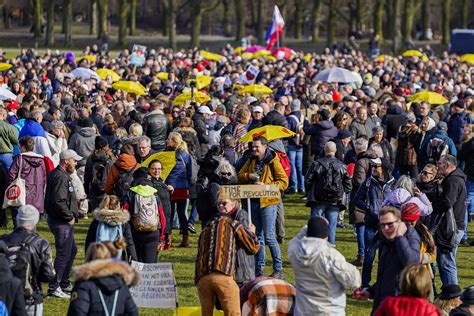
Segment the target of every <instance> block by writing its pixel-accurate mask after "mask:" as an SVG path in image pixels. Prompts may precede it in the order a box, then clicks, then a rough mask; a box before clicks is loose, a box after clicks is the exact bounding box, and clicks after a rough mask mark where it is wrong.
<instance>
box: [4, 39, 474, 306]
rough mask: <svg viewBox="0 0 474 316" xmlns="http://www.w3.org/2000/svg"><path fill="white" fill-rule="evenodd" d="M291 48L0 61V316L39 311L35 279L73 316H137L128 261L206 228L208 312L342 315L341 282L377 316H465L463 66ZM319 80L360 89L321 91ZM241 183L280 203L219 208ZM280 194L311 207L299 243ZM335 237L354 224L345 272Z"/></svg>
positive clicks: (469, 132)
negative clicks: (323, 75)
mask: <svg viewBox="0 0 474 316" xmlns="http://www.w3.org/2000/svg"><path fill="white" fill-rule="evenodd" d="M288 51H289V50H288ZM288 51H285V54H279V53H277V54H275V55H276V56H271V55H270V56H269V55H268V54H266V53H262V54H258V55H253V56H249V55H248V54H247V55H245V54H242V52H241V51H240V50H239V49H234V48H233V47H231V46H230V45H227V46H226V47H225V48H223V49H222V50H221V52H220V53H221V54H222V55H220V56H219V55H217V56H219V57H217V58H216V57H215V56H216V55H212V56H210V55H209V53H203V52H201V51H198V50H184V49H183V50H179V51H172V50H170V49H165V48H160V49H158V50H154V49H151V50H149V51H147V52H145V53H144V55H143V56H142V57H144V58H143V61H142V63H139V64H137V63H136V62H133V59H134V58H132V53H131V52H130V51H128V50H126V49H125V50H122V51H121V52H120V53H119V54H118V56H116V57H111V56H110V55H109V53H108V52H101V51H100V50H98V48H97V47H96V46H95V45H94V46H92V47H87V48H86V49H84V51H83V52H82V53H81V54H77V56H74V54H73V53H71V52H67V53H63V52H59V51H52V50H49V49H47V50H46V51H45V52H44V54H39V53H38V52H36V51H35V50H33V49H29V50H22V51H21V52H20V54H19V55H18V56H16V57H15V58H11V59H9V60H7V59H6V58H5V57H3V55H1V56H0V61H2V62H4V63H5V64H2V65H7V66H6V67H5V68H2V69H5V70H4V71H2V72H1V73H0V84H1V86H0V99H1V100H2V101H0V105H1V106H0V162H1V166H0V200H1V201H0V202H2V203H1V204H2V206H3V207H2V211H1V216H0V225H2V226H3V227H8V226H10V227H13V231H12V232H11V233H9V234H7V235H3V236H0V254H1V255H0V308H1V305H2V304H3V305H4V306H5V308H6V309H7V310H8V311H9V314H11V315H43V289H42V283H48V284H49V286H48V291H47V293H44V295H46V296H49V297H56V298H61V299H70V302H71V303H70V306H69V311H68V314H69V315H99V314H104V315H115V314H120V315H137V314H138V309H137V307H136V305H135V303H134V301H133V299H132V297H131V294H130V291H129V287H132V286H134V285H136V284H137V283H138V282H139V275H138V273H137V272H136V271H135V270H134V269H133V268H132V267H131V266H130V263H131V261H132V260H133V261H138V262H143V263H156V262H157V253H158V252H159V251H166V250H169V249H170V248H172V247H191V246H192V245H190V240H189V234H196V233H197V232H200V235H199V241H198V244H197V251H196V262H195V284H196V287H197V290H198V293H199V300H200V302H201V306H202V313H203V315H211V314H212V311H213V309H214V307H215V306H217V307H218V308H220V309H222V310H223V311H224V313H225V314H226V315H240V314H241V312H242V313H243V314H249V315H255V314H265V313H267V312H268V313H273V312H275V313H278V314H294V315H344V314H345V309H346V295H345V291H346V289H351V290H353V291H354V292H353V297H354V298H356V299H360V300H367V299H371V300H373V310H372V313H373V314H375V315H416V314H419V315H473V314H474V288H473V287H472V286H471V287H468V288H466V289H464V290H462V289H461V288H460V287H459V279H458V273H457V263H456V254H457V250H458V247H459V245H460V244H463V245H466V246H469V241H468V234H467V231H468V230H467V228H468V222H470V221H472V220H473V218H474V138H473V126H474V102H473V101H474V68H473V67H471V65H470V64H469V63H466V62H463V61H461V60H460V58H459V56H457V55H449V54H448V53H446V52H444V53H442V54H441V55H439V56H436V55H435V54H434V53H433V52H432V51H428V52H426V53H427V55H425V56H422V57H417V56H412V57H402V56H397V57H391V56H388V55H383V56H378V57H376V58H372V57H368V56H367V55H366V54H364V52H362V51H358V50H351V49H349V48H347V47H344V48H343V49H340V50H337V49H334V50H329V49H327V50H325V51H324V52H322V53H321V54H316V53H313V54H306V55H305V54H304V53H302V52H291V53H288ZM287 53H288V54H287ZM133 54H136V52H135V53H133ZM250 55H252V54H250ZM290 55H291V56H290ZM330 67H341V68H344V69H346V70H348V71H350V72H351V73H352V75H353V76H354V78H355V79H354V80H352V81H347V80H345V81H344V80H339V81H335V82H333V81H332V80H330V82H327V80H326V81H321V80H316V79H315V78H316V76H317V75H318V74H319V73H320V72H321V71H322V70H323V69H326V68H330ZM252 85H255V86H253V88H254V89H253V90H252V89H247V88H248V87H250V88H251V87H252ZM262 86H264V87H262ZM12 94H13V95H14V96H15V98H13V97H12ZM414 97H416V98H414ZM277 132H281V133H283V134H285V133H286V134H287V135H288V134H291V135H293V136H291V137H284V136H285V135H283V136H278V135H277V134H278V133H277ZM248 135H250V140H249V141H248V140H247V139H246V137H244V136H248ZM236 184H257V185H259V184H265V185H275V186H277V187H278V190H279V192H280V193H279V196H278V197H263V198H258V199H251V200H249V201H248V202H247V201H240V200H234V199H230V198H223V197H222V196H221V195H220V188H221V186H222V185H236ZM296 194H298V195H296ZM289 197H290V198H292V199H295V200H297V201H299V202H298V203H300V204H301V205H300V207H301V211H300V213H301V214H307V220H308V224H307V225H306V226H305V227H303V228H302V229H301V231H300V232H299V233H298V234H297V235H296V236H289V235H288V234H286V232H285V203H284V200H285V199H286V198H289ZM305 207H306V208H305ZM305 210H306V211H305ZM88 217H92V218H93V220H92V222H91V223H90V226H89V228H88V231H87V237H86V240H78V237H77V235H75V233H74V229H75V226H76V224H77V223H78V222H79V221H82V220H86V219H87V218H88ZM40 221H44V225H47V226H48V227H49V230H50V231H51V232H52V234H53V236H54V244H51V245H50V244H49V243H48V241H47V240H46V239H45V238H44V236H41V234H40V233H38V232H37V231H36V227H37V225H38V223H39V222H40ZM9 223H11V225H10V224H9ZM198 224H200V226H201V227H197V225H198ZM337 228H340V229H353V232H354V239H353V243H354V245H357V252H355V253H354V254H353V255H354V260H353V261H352V258H351V261H350V262H349V261H347V260H346V259H345V258H344V256H343V255H342V254H341V253H340V252H339V251H338V250H336V248H335V246H337V244H338V236H337V232H338V230H337ZM173 230H178V231H179V234H180V237H179V235H178V234H176V233H175V234H173ZM176 236H178V238H180V239H181V240H180V241H179V242H176V241H174V240H172V239H173V238H172V237H176ZM285 242H289V248H288V257H289V261H290V262H291V266H292V268H293V272H294V280H295V282H294V285H292V284H289V283H288V282H285V281H284V280H285V274H284V273H283V265H284V261H283V256H282V253H281V249H280V245H281V244H282V243H285ZM82 243H84V245H85V249H84V250H85V252H86V260H85V263H83V264H81V265H78V266H74V264H75V263H76V264H77V261H76V262H75V258H76V255H77V250H78V248H77V247H78V244H80V245H82ZM266 245H268V248H269V250H270V254H271V262H272V266H271V273H270V274H269V275H265V270H266V269H265V268H266V266H267V260H266V258H265V253H266V247H265V246H266ZM53 246H54V249H55V256H54V260H53V257H52V255H51V247H53ZM193 246H196V245H193ZM377 253H378V255H377ZM376 256H378V261H377V265H378V266H377V274H376V277H375V279H373V278H372V270H374V264H375V262H376V261H375V258H376ZM4 258H5V259H4ZM267 271H268V270H267ZM72 274H74V279H75V281H74V282H71V276H72ZM439 280H440V281H441V283H439ZM470 283H472V282H470ZM178 286H179V285H178ZM266 300H269V301H271V303H268V304H266V303H265V304H264V303H262V302H266ZM239 303H240V304H239Z"/></svg>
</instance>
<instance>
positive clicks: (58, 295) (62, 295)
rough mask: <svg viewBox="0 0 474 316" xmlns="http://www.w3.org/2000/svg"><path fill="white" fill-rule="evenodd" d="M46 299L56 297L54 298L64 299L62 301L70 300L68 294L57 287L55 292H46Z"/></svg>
mask: <svg viewBox="0 0 474 316" xmlns="http://www.w3.org/2000/svg"><path fill="white" fill-rule="evenodd" d="M48 297H56V298H64V299H68V300H69V299H71V296H70V295H69V294H66V293H64V292H63V290H62V289H61V288H60V287H58V288H57V289H56V290H54V291H51V292H48Z"/></svg>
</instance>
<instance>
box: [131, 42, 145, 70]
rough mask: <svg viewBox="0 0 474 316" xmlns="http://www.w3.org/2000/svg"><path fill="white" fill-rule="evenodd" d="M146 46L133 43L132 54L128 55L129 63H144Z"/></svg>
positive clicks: (139, 64) (138, 64)
mask: <svg viewBox="0 0 474 316" xmlns="http://www.w3.org/2000/svg"><path fill="white" fill-rule="evenodd" d="M145 53H146V46H143V45H137V44H134V45H133V48H132V55H131V56H130V64H131V65H136V66H142V65H143V64H144V63H145Z"/></svg>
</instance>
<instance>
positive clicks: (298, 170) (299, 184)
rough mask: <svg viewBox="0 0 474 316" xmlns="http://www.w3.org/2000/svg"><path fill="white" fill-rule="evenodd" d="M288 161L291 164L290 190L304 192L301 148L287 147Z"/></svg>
mask: <svg viewBox="0 0 474 316" xmlns="http://www.w3.org/2000/svg"><path fill="white" fill-rule="evenodd" d="M288 159H290V164H291V174H290V185H289V188H290V190H295V191H296V190H299V191H304V175H303V147H298V146H296V145H289V147H288Z"/></svg>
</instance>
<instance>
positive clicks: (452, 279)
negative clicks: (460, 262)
mask: <svg viewBox="0 0 474 316" xmlns="http://www.w3.org/2000/svg"><path fill="white" fill-rule="evenodd" d="M463 235H464V231H462V230H458V233H457V234H456V246H455V247H454V249H453V250H452V251H451V252H441V251H437V254H436V263H437V264H438V271H439V278H440V279H441V282H442V283H443V285H448V284H458V271H457V267H456V253H457V252H458V245H459V243H460V242H461V240H462V236H463Z"/></svg>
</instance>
